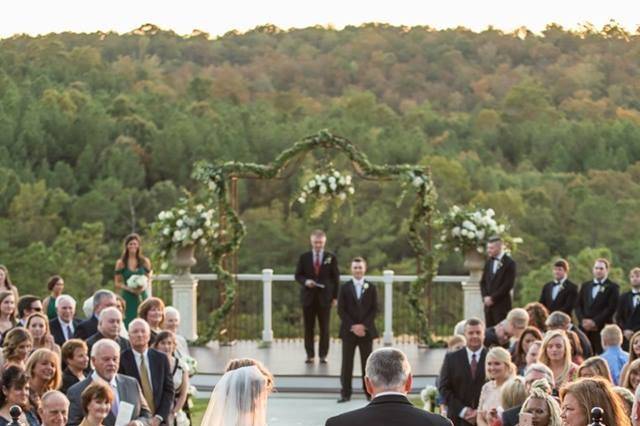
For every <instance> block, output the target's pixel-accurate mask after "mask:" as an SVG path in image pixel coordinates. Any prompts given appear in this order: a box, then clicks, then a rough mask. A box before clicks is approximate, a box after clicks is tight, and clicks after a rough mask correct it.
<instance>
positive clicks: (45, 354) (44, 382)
mask: <svg viewBox="0 0 640 426" xmlns="http://www.w3.org/2000/svg"><path fill="white" fill-rule="evenodd" d="M25 372H26V373H27V375H28V376H29V402H30V403H31V406H32V407H33V408H35V409H36V410H37V409H38V408H39V407H40V398H42V395H44V394H45V392H47V391H50V390H55V389H58V388H59V387H60V384H61V383H62V372H61V371H60V358H58V355H57V354H56V353H55V352H53V351H51V350H49V349H45V348H41V349H36V351H35V352H33V353H32V354H31V355H30V356H29V360H28V361H27V366H26V368H25Z"/></svg>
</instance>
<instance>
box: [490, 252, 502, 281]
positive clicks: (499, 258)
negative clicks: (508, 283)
mask: <svg viewBox="0 0 640 426" xmlns="http://www.w3.org/2000/svg"><path fill="white" fill-rule="evenodd" d="M503 257H504V252H502V253H500V254H499V255H497V256H496V258H495V259H493V265H492V268H493V269H492V271H493V274H494V275H495V273H496V272H497V271H498V265H500V262H501V261H502V258H503Z"/></svg>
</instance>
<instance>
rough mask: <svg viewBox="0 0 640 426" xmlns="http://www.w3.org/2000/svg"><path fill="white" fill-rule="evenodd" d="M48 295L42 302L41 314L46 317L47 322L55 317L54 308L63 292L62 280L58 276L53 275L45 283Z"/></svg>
mask: <svg viewBox="0 0 640 426" xmlns="http://www.w3.org/2000/svg"><path fill="white" fill-rule="evenodd" d="M47 290H49V295H48V296H47V297H45V298H44V300H43V301H42V308H43V309H44V311H43V313H44V314H45V315H46V316H47V321H51V320H52V319H54V318H55V317H56V316H57V312H56V306H57V302H58V297H60V295H61V294H62V292H63V291H64V280H63V279H62V277H61V276H60V275H54V276H52V277H51V278H49V281H47Z"/></svg>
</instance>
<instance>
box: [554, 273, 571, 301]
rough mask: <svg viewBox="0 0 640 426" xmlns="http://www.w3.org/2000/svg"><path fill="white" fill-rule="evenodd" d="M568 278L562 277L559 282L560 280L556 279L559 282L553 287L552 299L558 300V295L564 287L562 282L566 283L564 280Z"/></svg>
mask: <svg viewBox="0 0 640 426" xmlns="http://www.w3.org/2000/svg"><path fill="white" fill-rule="evenodd" d="M566 280H567V278H566V277H565V278H563V279H561V280H560V281H559V282H558V281H554V282H556V283H558V284H554V285H553V288H552V289H551V300H556V297H558V293H560V290H561V289H562V284H564V282H565V281H566Z"/></svg>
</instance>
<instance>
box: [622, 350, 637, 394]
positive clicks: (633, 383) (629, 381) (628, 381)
mask: <svg viewBox="0 0 640 426" xmlns="http://www.w3.org/2000/svg"><path fill="white" fill-rule="evenodd" d="M620 382H621V386H622V387H623V388H627V389H629V390H630V391H631V392H633V393H634V394H635V392H636V389H638V384H639V383H640V358H638V359H635V360H634V361H633V362H632V363H630V364H628V367H627V368H626V371H625V374H624V376H622V379H621V380H620Z"/></svg>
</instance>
